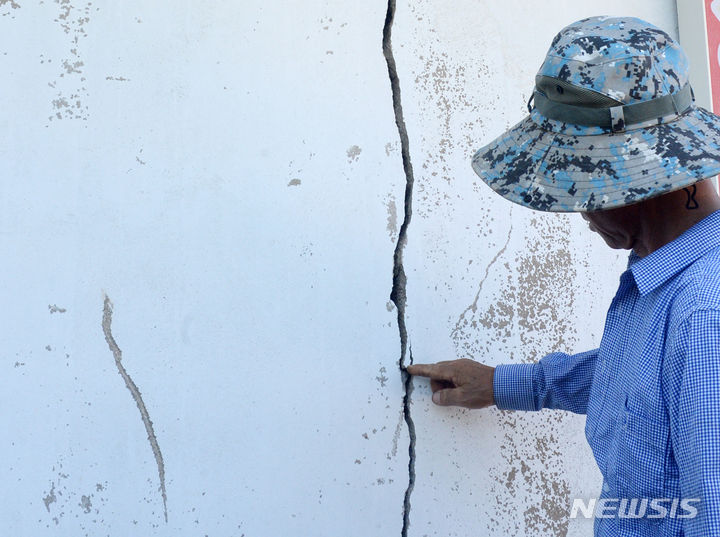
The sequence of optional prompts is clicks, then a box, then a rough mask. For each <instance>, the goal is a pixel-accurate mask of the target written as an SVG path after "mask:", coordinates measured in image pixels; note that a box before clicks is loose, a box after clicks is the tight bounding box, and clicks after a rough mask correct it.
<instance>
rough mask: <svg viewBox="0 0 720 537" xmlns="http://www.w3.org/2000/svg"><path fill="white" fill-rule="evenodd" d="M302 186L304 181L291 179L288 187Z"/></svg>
mask: <svg viewBox="0 0 720 537" xmlns="http://www.w3.org/2000/svg"><path fill="white" fill-rule="evenodd" d="M301 184H302V181H301V180H300V179H290V182H289V183H288V184H287V186H300V185H301Z"/></svg>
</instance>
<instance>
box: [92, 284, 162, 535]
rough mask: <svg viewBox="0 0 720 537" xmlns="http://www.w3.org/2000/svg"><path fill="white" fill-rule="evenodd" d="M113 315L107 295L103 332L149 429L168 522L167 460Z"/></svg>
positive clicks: (149, 437) (104, 306) (104, 307)
mask: <svg viewBox="0 0 720 537" xmlns="http://www.w3.org/2000/svg"><path fill="white" fill-rule="evenodd" d="M112 315H113V304H112V302H111V301H110V298H109V297H108V296H107V295H105V300H104V305H103V318H102V330H103V334H104V335H105V341H106V342H107V344H108V347H109V348H110V351H111V352H112V354H113V357H114V358H115V365H116V366H117V370H118V373H120V376H121V377H122V378H123V380H124V381H125V386H127V389H128V391H130V394H131V395H132V398H133V400H134V401H135V404H136V405H137V407H138V410H139V411H140V416H141V417H142V422H143V424H144V425H145V430H146V431H147V435H148V441H149V442H150V447H151V448H152V452H153V455H154V456H155V462H156V463H157V469H158V477H159V479H160V492H161V494H162V501H163V509H164V512H165V522H167V521H168V513H167V493H166V491H165V462H164V460H163V456H162V452H161V451H160V446H159V445H158V441H157V437H156V436H155V430H154V428H153V423H152V420H151V419H150V414H149V413H148V410H147V407H146V406H145V402H144V401H143V398H142V394H141V393H140V390H139V389H138V387H137V386H136V385H135V382H133V380H132V378H131V377H130V375H129V374H128V372H127V370H126V369H125V367H124V366H123V365H122V351H121V350H120V347H118V344H117V343H116V342H115V338H114V337H113V335H112Z"/></svg>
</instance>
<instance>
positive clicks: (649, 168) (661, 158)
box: [472, 17, 720, 212]
mask: <svg viewBox="0 0 720 537" xmlns="http://www.w3.org/2000/svg"><path fill="white" fill-rule="evenodd" d="M531 103H533V104H534V106H533V105H531V104H530V103H529V104H528V109H529V110H530V115H529V116H528V117H526V118H525V119H524V120H523V121H521V122H520V123H518V124H517V125H515V126H514V127H512V128H511V129H510V130H509V131H507V132H506V133H505V134H503V135H502V136H500V137H499V138H497V139H496V140H495V141H493V142H492V143H490V144H489V145H487V146H485V147H483V148H482V149H480V150H478V151H477V153H475V156H474V157H473V160H472V165H473V169H474V170H475V172H476V173H477V174H478V175H479V176H480V177H481V178H482V179H483V181H485V182H486V183H487V184H488V185H489V186H490V187H491V188H492V189H493V190H495V192H497V193H498V194H500V195H501V196H503V197H505V198H506V199H508V200H510V201H513V202H515V203H519V204H520V205H524V206H526V207H530V208H532V209H537V210H540V211H553V212H585V211H594V210H599V209H610V208H614V207H622V206H624V205H630V204H632V203H636V202H638V201H642V200H645V199H648V198H651V197H654V196H659V195H661V194H664V193H667V192H670V191H673V190H678V189H680V188H683V187H686V186H688V185H691V184H693V183H696V182H698V181H700V180H702V179H706V178H709V177H712V176H714V175H718V174H720V117H718V116H715V115H713V114H711V113H710V112H708V111H706V110H704V109H702V108H699V107H697V106H695V104H694V98H693V95H692V89H691V88H690V85H689V83H688V60H687V57H686V56H685V53H684V52H683V51H682V49H681V48H680V46H679V45H678V44H677V43H676V42H675V41H674V40H673V39H672V38H671V37H670V36H669V35H668V34H666V33H665V32H663V31H662V30H660V29H659V28H657V27H655V26H653V25H651V24H649V23H647V22H645V21H643V20H640V19H636V18H610V17H593V18H589V19H583V20H581V21H578V22H576V23H574V24H571V25H570V26H568V27H566V28H564V29H563V30H561V31H560V33H559V34H558V35H557V36H556V37H555V39H554V40H553V42H552V45H551V46H550V50H549V51H548V53H547V56H546V58H545V61H544V63H543V64H542V67H540V71H539V72H538V74H537V76H536V77H535V90H534V94H533V97H532V98H531Z"/></svg>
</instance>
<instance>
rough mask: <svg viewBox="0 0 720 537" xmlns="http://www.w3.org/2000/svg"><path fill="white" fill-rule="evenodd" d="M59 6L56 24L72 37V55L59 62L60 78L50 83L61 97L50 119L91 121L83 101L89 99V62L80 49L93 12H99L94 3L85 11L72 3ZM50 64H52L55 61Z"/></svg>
mask: <svg viewBox="0 0 720 537" xmlns="http://www.w3.org/2000/svg"><path fill="white" fill-rule="evenodd" d="M55 3H56V4H57V5H58V9H59V13H58V15H57V17H56V18H55V22H56V23H57V24H58V25H59V26H60V28H61V29H62V31H63V32H64V33H65V34H66V35H67V36H68V42H67V46H68V47H69V51H68V52H67V53H66V56H65V57H64V58H58V60H59V63H60V66H61V69H60V72H59V73H58V74H57V78H56V79H55V80H53V81H51V82H48V86H50V87H51V88H55V89H58V93H57V94H56V96H55V98H54V99H53V100H52V101H51V102H52V106H53V109H54V113H53V114H52V115H51V116H49V117H48V120H49V121H51V122H52V121H53V120H61V119H77V120H82V121H87V119H88V117H89V108H88V106H86V105H85V104H83V98H85V97H88V91H87V87H86V86H85V81H86V79H85V76H84V75H83V68H84V67H85V62H84V60H83V59H82V58H81V54H80V48H81V45H82V40H83V39H84V38H86V37H87V31H86V29H85V26H86V25H87V24H88V23H89V22H90V16H89V15H90V11H91V10H92V9H95V10H98V9H99V8H93V7H92V5H93V4H92V2H87V3H86V4H85V5H84V7H82V8H78V7H75V6H74V5H73V4H71V2H70V0H55ZM47 61H48V63H51V62H52V60H51V59H48V60H47Z"/></svg>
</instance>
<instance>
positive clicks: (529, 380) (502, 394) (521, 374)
mask: <svg viewBox="0 0 720 537" xmlns="http://www.w3.org/2000/svg"><path fill="white" fill-rule="evenodd" d="M535 366H536V364H503V365H499V366H497V367H496V368H495V374H494V375H493V397H494V398H495V406H497V407H498V408H499V409H501V410H537V408H535V392H534V390H533V372H534V368H535Z"/></svg>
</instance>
